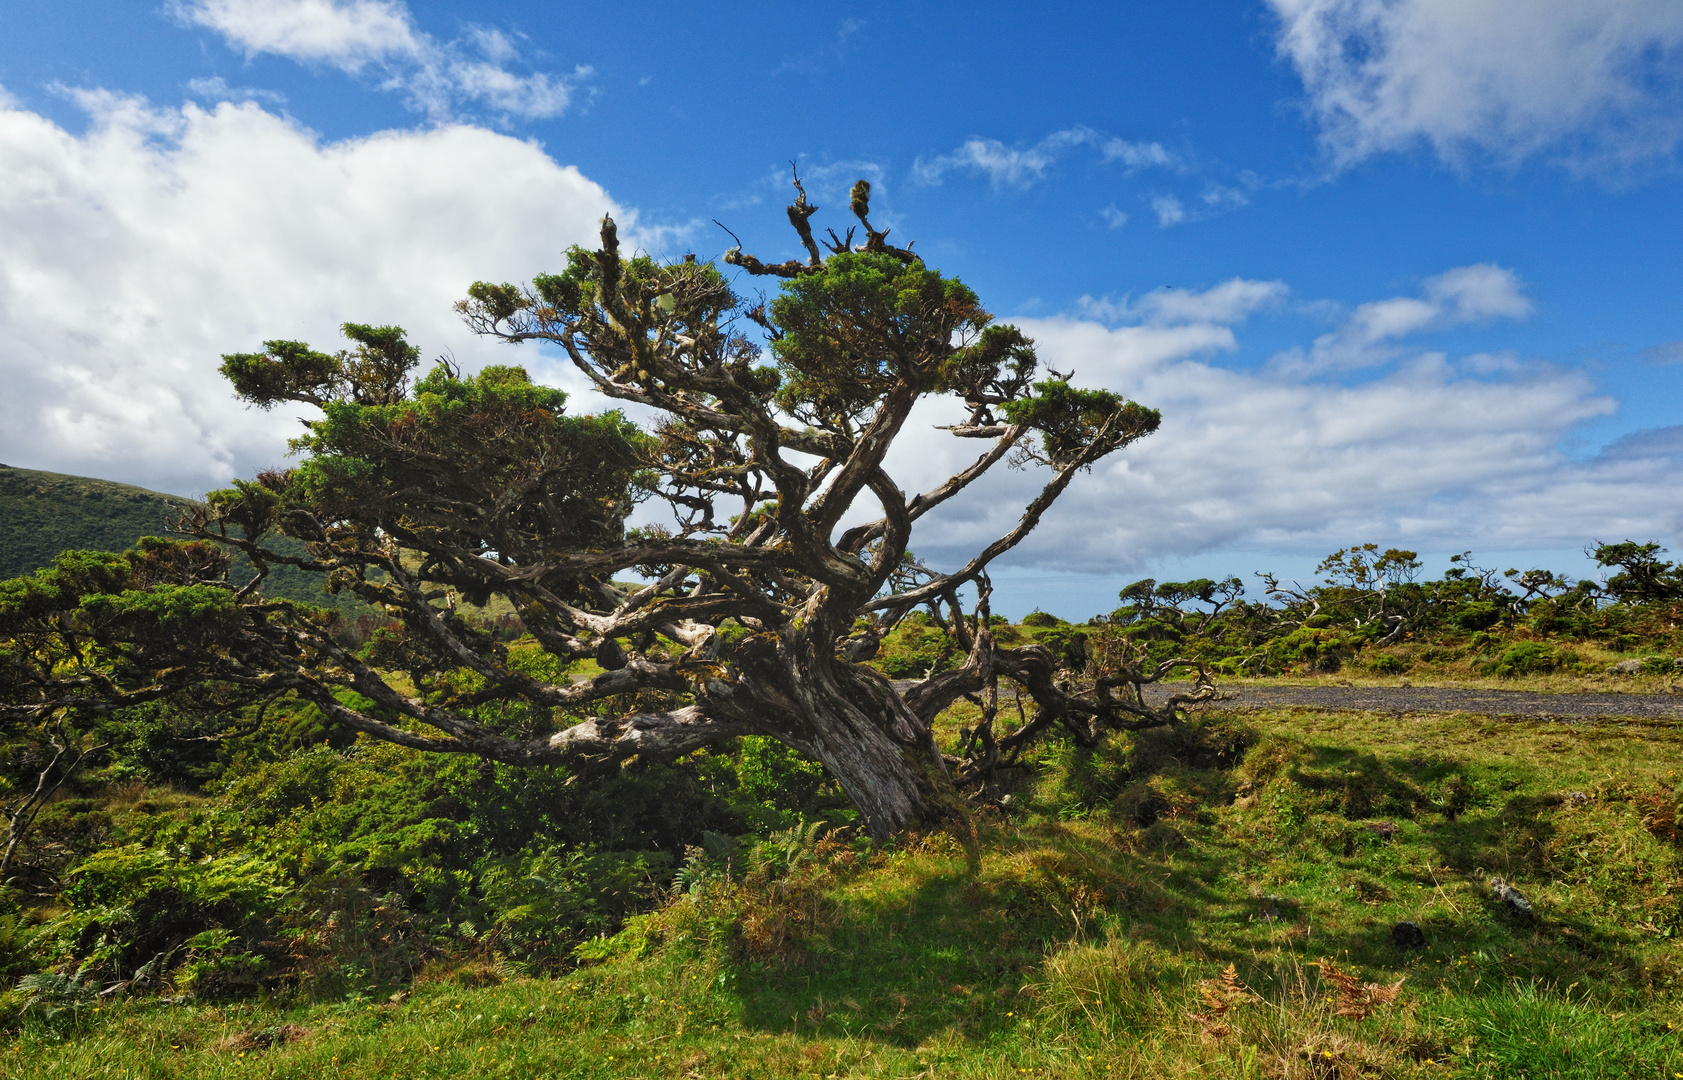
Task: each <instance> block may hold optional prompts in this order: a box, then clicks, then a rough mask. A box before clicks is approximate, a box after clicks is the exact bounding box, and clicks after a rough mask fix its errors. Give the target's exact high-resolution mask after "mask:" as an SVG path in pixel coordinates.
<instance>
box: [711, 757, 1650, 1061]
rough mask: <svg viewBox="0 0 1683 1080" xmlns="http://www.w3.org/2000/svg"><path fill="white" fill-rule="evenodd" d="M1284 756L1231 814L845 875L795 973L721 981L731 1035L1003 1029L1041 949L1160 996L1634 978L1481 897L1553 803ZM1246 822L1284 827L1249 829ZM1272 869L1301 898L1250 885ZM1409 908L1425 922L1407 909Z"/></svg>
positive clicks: (1545, 852)
mask: <svg viewBox="0 0 1683 1080" xmlns="http://www.w3.org/2000/svg"><path fill="white" fill-rule="evenodd" d="M1293 754H1294V755H1295V756H1293V757H1291V758H1290V759H1289V760H1287V761H1285V762H1284V764H1282V765H1281V766H1280V767H1279V768H1276V769H1274V771H1273V772H1272V773H1271V774H1269V775H1268V776H1267V777H1266V778H1264V779H1261V780H1255V781H1254V783H1255V785H1256V787H1257V789H1258V795H1257V796H1255V797H1253V798H1255V799H1256V800H1257V801H1264V800H1265V799H1266V798H1267V797H1269V796H1271V794H1277V793H1283V795H1290V796H1291V798H1289V799H1287V798H1284V797H1283V795H1282V800H1281V801H1280V802H1279V803H1278V804H1273V803H1267V804H1265V805H1261V806H1253V807H1252V808H1249V809H1247V810H1245V813H1246V814H1249V815H1251V817H1250V818H1248V819H1244V818H1240V817H1238V816H1236V815H1237V814H1238V813H1239V811H1238V810H1236V809H1235V808H1233V807H1231V806H1188V805H1177V806H1173V807H1171V808H1170V809H1171V811H1172V812H1171V813H1170V815H1169V816H1167V817H1162V818H1158V819H1156V820H1155V821H1153V822H1152V823H1151V824H1150V825H1148V826H1143V827H1142V826H1141V825H1140V823H1139V822H1138V821H1137V820H1135V819H1134V818H1133V817H1132V816H1131V815H1132V813H1133V810H1132V809H1129V810H1128V811H1127V814H1128V815H1130V816H1128V817H1127V818H1126V820H1123V821H1120V822H1116V821H1108V822H1087V823H1084V824H1079V825H1074V824H1065V823H1061V822H1058V821H1056V820H1047V821H1042V822H1041V823H1039V824H1037V825H1031V826H1025V827H1022V828H1019V829H1017V830H1016V832H1015V834H1014V835H1013V836H1011V837H1010V838H1009V839H1005V838H1001V839H1000V840H999V842H998V844H997V845H996V846H995V847H994V850H993V853H992V854H991V855H990V856H989V858H988V859H987V861H986V863H985V865H984V869H983V870H982V871H981V873H979V874H976V873H972V872H971V871H970V870H969V869H968V868H967V866H966V864H965V862H964V861H963V860H962V859H960V858H956V857H955V858H950V859H944V860H938V861H931V860H925V861H923V862H919V861H917V860H916V859H911V860H907V861H906V863H905V864H904V865H905V867H906V868H905V869H904V870H903V871H899V872H895V873H886V874H881V875H880V876H875V877H871V878H869V879H861V880H862V881H867V885H866V886H865V887H861V888H849V889H847V890H844V896H845V899H844V901H843V905H842V908H841V911H840V915H839V917H838V918H837V919H835V920H834V921H833V922H832V923H831V925H829V926H827V927H825V928H823V929H822V930H821V931H819V932H817V933H815V934H813V935H811V936H809V938H808V940H807V942H806V946H805V951H804V953H803V954H802V955H801V956H800V957H799V958H798V959H795V960H777V961H771V962H765V963H759V964H755V963H743V964H742V965H741V966H740V967H739V969H738V981H737V986H738V990H739V993H740V994H741V998H742V1001H743V1005H744V1022H745V1023H747V1024H748V1025H749V1026H750V1027H757V1028H760V1029H762V1030H775V1031H781V1032H790V1031H799V1032H810V1033H812V1034H813V1035H814V1036H815V1037H816V1036H824V1037H829V1038H835V1037H842V1036H848V1035H853V1036H868V1037H870V1038H873V1039H879V1040H885V1041H888V1042H891V1043H894V1044H896V1045H902V1046H906V1047H912V1046H917V1045H920V1044H922V1043H924V1042H925V1041H927V1040H928V1039H930V1038H931V1037H932V1036H935V1035H938V1034H942V1033H947V1034H953V1033H956V1034H958V1035H959V1036H960V1037H962V1038H964V1039H966V1040H969V1041H987V1040H990V1039H996V1038H1003V1037H1009V1034H1010V1033H1011V1032H1014V1031H1016V1030H1018V1029H1019V1028H1020V1025H1021V1024H1022V1023H1023V1017H1024V1014H1025V1013H1028V1014H1032V1013H1033V1012H1034V1011H1035V1005H1034V1003H1033V1002H1032V1001H1031V1000H1025V998H1024V996H1023V988H1024V987H1025V986H1026V985H1031V984H1035V983H1040V982H1043V981H1044V980H1045V979H1046V977H1047V974H1046V963H1047V959H1048V957H1049V956H1051V955H1053V954H1054V953H1056V952H1057V951H1058V950H1059V949H1060V948H1064V947H1066V946H1069V945H1072V944H1079V943H1102V941H1103V940H1104V938H1105V937H1106V936H1107V935H1111V936H1120V937H1123V938H1126V939H1127V940H1128V941H1129V942H1130V943H1132V944H1135V945H1138V946H1144V947H1147V948H1148V949H1149V950H1150V951H1151V953H1152V955H1154V956H1155V957H1156V958H1157V960H1158V961H1159V970H1158V971H1157V973H1156V982H1157V985H1158V986H1159V987H1160V988H1161V989H1162V990H1164V991H1165V992H1166V994H1168V996H1170V997H1171V999H1172V998H1173V997H1174V996H1175V995H1176V994H1177V993H1182V992H1186V988H1187V987H1188V984H1189V983H1190V982H1191V981H1192V980H1195V979H1197V978H1201V977H1207V976H1208V975H1210V974H1212V973H1213V971H1214V970H1218V969H1219V968H1221V967H1223V966H1225V965H1226V964H1228V963H1232V964H1234V965H1235V966H1236V967H1238V969H1239V970H1240V971H1241V972H1242V973H1245V974H1246V977H1247V978H1248V979H1251V980H1252V981H1253V985H1254V987H1255V988H1257V989H1266V984H1267V983H1269V982H1270V981H1281V980H1285V979H1287V978H1288V977H1289V978H1292V979H1297V980H1299V988H1301V981H1302V979H1303V978H1304V974H1303V969H1304V968H1305V967H1307V966H1308V965H1310V964H1312V963H1313V962H1314V961H1316V960H1319V959H1322V958H1328V957H1332V958H1337V959H1338V962H1339V963H1340V964H1348V965H1351V966H1353V967H1355V968H1356V969H1357V970H1359V971H1360V972H1361V974H1362V976H1363V977H1364V978H1369V979H1372V980H1374V981H1379V982H1392V981H1395V980H1396V979H1398V978H1402V977H1405V976H1406V977H1407V978H1408V979H1409V980H1410V981H1411V984H1412V985H1414V986H1416V987H1422V986H1443V987H1445V988H1446V989H1449V990H1451V991H1453V992H1454V993H1455V994H1457V995H1460V996H1469V995H1470V996H1474V997H1477V996H1480V995H1483V994H1488V993H1494V992H1496V990H1497V989H1498V988H1500V987H1503V986H1507V985H1509V984H1511V983H1512V982H1513V980H1515V979H1531V980H1540V981H1541V982H1542V983H1544V984H1545V985H1547V984H1550V983H1557V984H1558V985H1561V986H1564V985H1567V984H1568V983H1570V982H1574V981H1577V982H1580V983H1581V984H1584V985H1588V984H1589V982H1590V981H1591V980H1593V981H1595V982H1599V983H1602V984H1610V988H1629V987H1631V986H1633V985H1635V984H1636V983H1637V982H1639V981H1640V972H1641V968H1642V959H1641V956H1640V955H1639V953H1638V951H1637V950H1636V949H1635V948H1634V947H1633V945H1634V941H1633V939H1632V937H1631V936H1630V933H1629V931H1628V928H1621V927H1618V926H1615V925H1610V924H1607V923H1606V922H1605V920H1603V921H1602V922H1601V923H1597V922H1596V921H1595V920H1594V919H1592V918H1589V917H1583V916H1579V915H1577V914H1573V913H1562V912H1559V911H1548V910H1539V912H1538V913H1537V915H1536V916H1535V917H1532V918H1524V917H1520V916H1517V915H1515V914H1513V913H1511V912H1510V911H1508V910H1506V909H1505V908H1504V907H1503V906H1502V905H1501V904H1500V903H1498V902H1497V901H1496V900H1495V899H1494V898H1493V897H1492V896H1491V895H1490V893H1489V890H1488V889H1487V888H1485V887H1484V883H1483V878H1484V877H1485V876H1487V875H1489V874H1491V873H1501V874H1503V875H1504V876H1507V877H1509V878H1510V879H1512V880H1514V881H1515V883H1516V884H1519V885H1520V887H1521V888H1522V889H1523V888H1529V887H1531V883H1533V882H1540V881H1543V880H1547V878H1548V877H1549V876H1550V875H1552V874H1554V873H1555V872H1556V871H1557V870H1558V869H1559V868H1558V867H1556V866H1555V865H1554V864H1553V862H1552V861H1551V860H1552V856H1551V854H1550V853H1551V850H1552V847H1551V845H1553V844H1554V842H1555V839H1556V833H1555V830H1556V823H1555V815H1556V814H1557V812H1558V811H1559V808H1560V806H1561V798H1560V797H1559V796H1558V795H1556V794H1549V793H1544V794H1537V793H1535V791H1534V790H1533V791H1532V792H1529V793H1517V794H1516V793H1512V791H1511V789H1512V788H1513V787H1514V786H1515V783H1514V781H1513V779H1512V777H1513V770H1512V768H1511V767H1503V768H1502V769H1501V770H1491V769H1488V768H1481V767H1480V766H1477V765H1470V764H1468V763H1465V762H1459V761H1456V760H1453V759H1449V758H1444V757H1440V756H1433V755H1382V754H1374V753H1371V752H1366V751H1361V750H1354V749H1349V748H1340V747H1324V746H1314V745H1301V744H1300V745H1299V746H1298V747H1297V748H1296V749H1295V750H1294V751H1293ZM1157 768H1158V769H1159V770H1161V771H1168V770H1175V769H1179V770H1181V773H1180V781H1181V782H1180V786H1179V788H1177V789H1176V790H1191V789H1194V788H1196V789H1198V790H1203V791H1207V792H1215V793H1219V795H1218V797H1220V798H1226V799H1231V798H1232V793H1233V792H1234V791H1235V790H1242V789H1243V787H1244V785H1245V784H1246V783H1250V782H1253V781H1252V779H1251V778H1250V777H1248V776H1247V774H1246V772H1245V766H1244V765H1237V766H1235V765H1232V764H1230V763H1223V767H1222V768H1219V769H1213V770H1209V771H1210V772H1211V774H1212V775H1211V776H1210V777H1207V778H1205V779H1206V780H1207V782H1201V783H1191V784H1189V783H1186V782H1184V781H1186V779H1187V778H1186V776H1185V770H1186V768H1187V765H1186V763H1185V762H1184V761H1176V760H1174V759H1173V758H1172V757H1166V758H1164V759H1163V760H1162V761H1161V762H1160V763H1159V764H1158V766H1157ZM1155 775H1157V773H1156V772H1154V771H1152V770H1145V771H1142V772H1138V773H1136V774H1135V775H1133V776H1132V777H1131V783H1134V784H1142V783H1148V782H1150V781H1151V780H1152V779H1153V778H1154V776H1155ZM1192 779H1193V780H1197V779H1198V778H1197V777H1193V778H1192ZM1534 779H1535V778H1534ZM1536 786H1537V785H1536V784H1535V783H1533V784H1532V785H1531V787H1532V788H1533V789H1534V788H1535V787H1536ZM1294 799H1295V800H1297V801H1296V802H1293V801H1292V800H1294ZM1116 805H1123V803H1118V804H1116ZM1126 805H1127V806H1129V807H1132V806H1133V805H1134V804H1133V803H1126ZM1269 807H1273V808H1272V809H1269ZM1267 813H1274V814H1281V815H1285V816H1284V817H1283V818H1280V819H1279V820H1275V821H1273V822H1272V823H1270V824H1269V825H1268V826H1267V828H1265V829H1261V830H1259V829H1258V827H1257V825H1256V821H1257V817H1258V815H1262V814H1267ZM1247 828H1249V830H1250V831H1249V832H1247V831H1246V829H1247ZM1263 835H1266V840H1259V839H1258V836H1263ZM1282 868H1285V870H1284V873H1286V874H1288V875H1294V876H1295V875H1298V874H1301V875H1302V877H1303V879H1304V882H1308V884H1305V883H1304V882H1297V881H1291V880H1289V879H1288V880H1287V881H1285V882H1283V883H1282V884H1281V885H1280V886H1279V887H1274V886H1269V887H1267V888H1263V887H1259V886H1258V885H1257V884H1255V882H1256V881H1257V880H1258V879H1259V878H1263V877H1265V876H1266V874H1267V873H1272V874H1273V875H1274V876H1275V877H1279V876H1280V875H1281V873H1282ZM1459 882H1468V883H1471V884H1472V885H1473V888H1472V889H1470V890H1469V889H1465V888H1459V889H1455V888H1454V886H1455V885H1456V884H1457V883H1459ZM1451 890H1453V893H1454V895H1453V896H1450V891H1451ZM1428 897H1438V898H1444V899H1447V901H1448V902H1447V903H1437V904H1435V905H1428V904H1427V903H1426V900H1425V899H1424V898H1428ZM1428 906H1429V909H1430V911H1431V912H1432V913H1433V914H1432V915H1431V916H1430V917H1426V916H1416V915H1414V914H1413V912H1415V911H1416V910H1420V909H1422V908H1426V907H1428ZM1401 918H1420V919H1421V920H1422V921H1423V923H1424V929H1425V931H1426V936H1427V938H1428V939H1429V942H1430V944H1429V947H1428V948H1426V949H1424V950H1411V949H1404V948H1399V947H1398V946H1396V945H1394V944H1393V943H1392V941H1391V937H1390V932H1391V929H1392V926H1393V925H1394V923H1395V922H1396V921H1397V920H1398V919H1401ZM1475 965H1478V966H1477V970H1474V967H1475Z"/></svg>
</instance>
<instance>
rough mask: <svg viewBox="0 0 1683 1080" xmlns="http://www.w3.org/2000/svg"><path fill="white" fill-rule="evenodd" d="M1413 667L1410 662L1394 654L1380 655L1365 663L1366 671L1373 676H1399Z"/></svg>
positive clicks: (1404, 657)
mask: <svg viewBox="0 0 1683 1080" xmlns="http://www.w3.org/2000/svg"><path fill="white" fill-rule="evenodd" d="M1413 666H1414V662H1413V661H1412V660H1410V659H1409V658H1408V657H1406V656H1398V655H1397V654H1396V653H1381V654H1380V655H1378V656H1376V657H1374V658H1373V659H1372V660H1369V661H1368V662H1367V669H1368V670H1369V671H1371V672H1373V673H1374V674H1375V675H1401V674H1402V673H1403V672H1405V671H1407V670H1408V669H1409V668H1411V667H1413Z"/></svg>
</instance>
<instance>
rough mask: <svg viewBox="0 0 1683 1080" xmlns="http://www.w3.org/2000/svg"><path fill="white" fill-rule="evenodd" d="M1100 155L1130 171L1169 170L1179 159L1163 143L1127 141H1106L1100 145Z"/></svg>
mask: <svg viewBox="0 0 1683 1080" xmlns="http://www.w3.org/2000/svg"><path fill="white" fill-rule="evenodd" d="M1099 154H1100V156H1101V157H1103V158H1104V160H1106V161H1120V162H1121V163H1122V164H1124V165H1126V166H1127V167H1128V168H1130V169H1145V168H1159V169H1167V168H1170V167H1171V166H1173V165H1175V164H1177V163H1178V159H1177V158H1176V157H1175V156H1174V155H1173V154H1171V153H1169V152H1168V151H1167V150H1165V149H1163V144H1162V143H1155V142H1129V141H1128V140H1126V139H1106V140H1105V141H1104V142H1103V143H1101V144H1099Z"/></svg>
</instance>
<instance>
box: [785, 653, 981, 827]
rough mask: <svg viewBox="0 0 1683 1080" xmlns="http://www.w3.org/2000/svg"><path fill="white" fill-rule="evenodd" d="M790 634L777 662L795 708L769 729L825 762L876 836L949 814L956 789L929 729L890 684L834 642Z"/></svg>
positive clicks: (955, 803)
mask: <svg viewBox="0 0 1683 1080" xmlns="http://www.w3.org/2000/svg"><path fill="white" fill-rule="evenodd" d="M792 636H794V637H795V640H794V641H787V640H786V641H785V645H784V648H783V649H781V650H779V651H780V652H781V653H782V655H781V656H780V657H779V659H780V660H781V661H782V663H781V664H780V665H779V666H781V667H782V668H783V671H782V674H783V675H784V677H785V679H787V683H786V686H787V689H788V691H789V696H790V697H791V698H792V699H793V701H794V703H795V704H796V705H797V708H796V709H795V710H794V713H795V714H794V715H789V714H788V713H787V712H785V713H784V714H783V715H780V716H768V717H766V718H765V719H766V720H767V721H769V722H768V723H767V724H766V728H767V731H768V734H772V735H774V736H775V737H776V738H778V739H780V740H781V741H783V742H786V743H788V744H789V745H791V746H794V747H795V748H797V749H799V750H801V751H803V752H804V753H808V754H810V755H812V756H813V757H816V758H817V759H818V760H819V761H821V762H823V763H824V767H825V768H827V769H828V770H829V771H830V775H831V776H833V777H835V779H836V782H837V783H839V784H841V786H842V790H844V791H845V792H847V796H848V798H849V799H851V800H852V801H853V805H854V806H855V807H856V808H857V809H858V810H859V814H860V817H861V818H862V819H863V824H864V826H865V830H866V831H867V832H868V833H869V834H870V835H871V837H872V838H873V839H875V840H879V841H881V840H886V839H888V838H889V837H890V836H893V835H894V834H895V833H898V832H901V831H902V830H904V829H906V828H908V827H909V826H912V825H916V824H919V823H927V822H933V821H936V820H939V819H941V818H943V817H945V816H949V815H951V814H952V812H953V807H954V806H956V805H957V802H956V800H957V793H956V791H955V790H954V789H953V788H952V784H951V781H950V780H949V779H948V778H947V776H946V774H945V768H944V767H943V766H942V764H941V763H940V759H939V758H938V757H936V756H935V747H934V743H933V741H932V740H931V739H930V736H929V732H928V729H927V728H926V727H925V726H924V725H923V724H922V722H921V721H919V720H918V718H917V716H916V715H915V714H914V713H913V712H912V711H911V710H910V709H909V708H907V707H906V705H905V703H904V702H903V701H901V700H900V696H899V695H898V694H896V693H895V692H894V690H893V688H892V687H891V686H890V685H889V684H888V681H887V680H886V679H884V678H883V677H882V676H880V675H878V674H877V673H876V672H874V671H871V670H869V669H866V668H860V667H856V666H855V665H853V664H851V663H849V662H847V661H845V660H840V661H838V660H837V659H836V658H835V655H834V645H833V643H832V641H833V639H826V638H825V637H824V635H821V634H815V635H812V636H810V637H808V636H806V635H792Z"/></svg>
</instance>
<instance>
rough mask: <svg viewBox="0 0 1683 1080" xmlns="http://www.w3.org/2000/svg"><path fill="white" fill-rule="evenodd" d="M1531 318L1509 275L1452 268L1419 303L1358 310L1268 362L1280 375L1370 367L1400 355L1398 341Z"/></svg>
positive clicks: (1490, 267)
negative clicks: (1306, 343) (1308, 343)
mask: <svg viewBox="0 0 1683 1080" xmlns="http://www.w3.org/2000/svg"><path fill="white" fill-rule="evenodd" d="M1530 313H1531V301H1529V300H1527V299H1526V298H1525V295H1524V293H1523V292H1522V291H1521V288H1520V282H1519V278H1518V277H1517V276H1515V274H1514V273H1513V271H1511V270H1507V269H1504V268H1502V267H1500V266H1497V265H1495V264H1494V263H1478V264H1476V265H1473V266H1462V267H1457V268H1456V269H1453V270H1448V271H1445V272H1444V273H1442V274H1439V275H1437V276H1436V277H1431V278H1427V279H1426V280H1425V281H1424V282H1423V283H1422V287H1421V295H1420V296H1419V297H1412V296H1396V297H1391V298H1390V299H1387V300H1374V301H1370V302H1368V303H1366V304H1362V305H1360V306H1358V307H1357V308H1356V309H1355V310H1354V311H1352V312H1351V313H1350V314H1349V316H1348V317H1346V318H1345V320H1344V322H1343V324H1342V325H1340V326H1339V327H1338V329H1336V330H1333V331H1332V332H1331V333H1327V334H1322V335H1321V336H1320V337H1318V338H1316V339H1315V342H1314V344H1313V345H1311V346H1310V347H1309V348H1308V349H1307V350H1305V349H1301V348H1299V349H1288V350H1286V351H1284V352H1282V353H1280V354H1279V355H1277V356H1276V357H1274V360H1273V364H1274V367H1275V368H1276V369H1277V370H1279V371H1281V372H1284V373H1289V374H1295V375H1305V374H1312V373H1315V372H1321V371H1331V370H1339V369H1346V370H1347V369H1352V368H1363V367H1373V366H1376V365H1379V364H1384V363H1388V362H1389V361H1391V360H1395V359H1396V358H1397V357H1399V356H1401V355H1403V352H1404V349H1403V348H1402V347H1401V346H1400V345H1399V344H1398V342H1399V341H1400V339H1402V338H1405V337H1408V336H1409V335H1411V334H1417V333H1422V332H1425V331H1431V330H1444V329H1448V328H1449V327H1453V326H1460V325H1463V324H1465V323H1476V322H1487V321H1489V320H1491V319H1518V318H1524V317H1525V316H1526V315H1529V314H1530Z"/></svg>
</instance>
